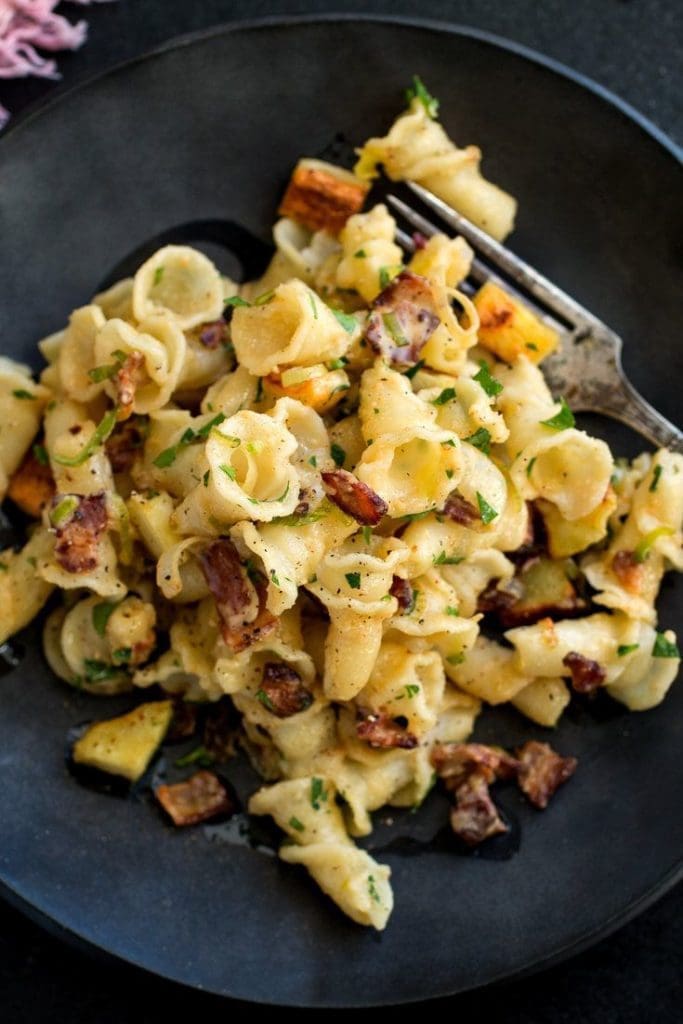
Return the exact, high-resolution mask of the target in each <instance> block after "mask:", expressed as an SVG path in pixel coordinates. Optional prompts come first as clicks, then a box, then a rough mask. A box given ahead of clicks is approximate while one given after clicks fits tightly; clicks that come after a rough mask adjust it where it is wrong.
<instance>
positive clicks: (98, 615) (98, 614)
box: [92, 601, 118, 636]
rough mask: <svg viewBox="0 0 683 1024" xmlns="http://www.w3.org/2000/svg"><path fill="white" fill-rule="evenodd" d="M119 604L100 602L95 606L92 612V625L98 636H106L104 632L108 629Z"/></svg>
mask: <svg viewBox="0 0 683 1024" xmlns="http://www.w3.org/2000/svg"><path fill="white" fill-rule="evenodd" d="M117 605H118V602H115V601H100V602H99V603H98V604H96V605H94V607H93V610H92V624H93V629H94V630H95V632H96V633H97V635H98V636H104V631H105V629H106V628H107V623H108V622H109V618H110V616H111V613H112V612H113V611H114V609H115V608H116V607H117Z"/></svg>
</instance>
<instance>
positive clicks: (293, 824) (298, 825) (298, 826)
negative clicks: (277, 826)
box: [289, 815, 306, 832]
mask: <svg viewBox="0 0 683 1024" xmlns="http://www.w3.org/2000/svg"><path fill="white" fill-rule="evenodd" d="M289 827H290V828H293V829H295V831H297V832H303V831H304V829H305V828H306V826H305V825H304V824H303V822H301V821H299V819H298V818H295V817H294V816H293V815H292V817H291V818H290V819H289Z"/></svg>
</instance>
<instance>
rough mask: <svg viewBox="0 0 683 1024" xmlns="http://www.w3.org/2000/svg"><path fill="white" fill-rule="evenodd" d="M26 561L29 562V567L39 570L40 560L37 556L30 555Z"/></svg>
mask: <svg viewBox="0 0 683 1024" xmlns="http://www.w3.org/2000/svg"><path fill="white" fill-rule="evenodd" d="M26 561H27V562H28V564H29V565H31V566H33V568H34V569H37V568H38V559H37V558H36V557H35V555H30V556H29V557H28V558H27V559H26Z"/></svg>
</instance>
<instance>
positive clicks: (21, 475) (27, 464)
mask: <svg viewBox="0 0 683 1024" xmlns="http://www.w3.org/2000/svg"><path fill="white" fill-rule="evenodd" d="M54 493H55V481H54V477H53V476H52V470H51V469H50V467H49V465H47V466H44V465H43V463H42V462H39V461H38V459H37V458H36V456H35V453H34V452H33V450H32V449H29V450H28V452H27V453H26V455H25V456H24V460H23V462H22V463H21V465H20V466H19V468H18V469H17V470H15V472H14V473H13V474H12V478H11V480H10V482H9V488H8V490H7V497H8V498H11V499H12V501H13V502H14V504H15V505H18V506H19V508H20V509H21V510H22V512H25V513H26V515H28V516H32V517H33V518H34V519H38V518H39V516H40V513H41V512H42V511H43V509H44V508H45V506H46V505H47V504H48V503H49V502H50V501H51V499H52V495H53V494H54Z"/></svg>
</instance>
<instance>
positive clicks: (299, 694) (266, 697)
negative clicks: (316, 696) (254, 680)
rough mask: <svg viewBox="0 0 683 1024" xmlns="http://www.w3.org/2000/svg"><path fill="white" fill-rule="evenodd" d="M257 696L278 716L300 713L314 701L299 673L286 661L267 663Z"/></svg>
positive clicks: (284, 716) (286, 716) (285, 716)
mask: <svg viewBox="0 0 683 1024" xmlns="http://www.w3.org/2000/svg"><path fill="white" fill-rule="evenodd" d="M257 697H258V698H259V700H260V701H261V702H262V704H263V705H264V706H265V707H266V708H267V709H268V710H269V711H270V712H271V714H273V715H277V717H278V718H290V717H291V715H298V714H299V712H300V711H305V710H306V708H310V706H311V704H312V703H313V694H312V693H311V691H310V690H308V689H307V688H306V687H305V686H304V684H303V682H302V680H301V676H300V675H299V673H298V672H295V671H294V669H293V668H290V667H289V665H286V664H285V663H284V661H267V662H266V663H265V665H264V666H263V678H262V680H261V688H260V690H259V692H258V694H257Z"/></svg>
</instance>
